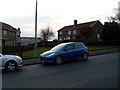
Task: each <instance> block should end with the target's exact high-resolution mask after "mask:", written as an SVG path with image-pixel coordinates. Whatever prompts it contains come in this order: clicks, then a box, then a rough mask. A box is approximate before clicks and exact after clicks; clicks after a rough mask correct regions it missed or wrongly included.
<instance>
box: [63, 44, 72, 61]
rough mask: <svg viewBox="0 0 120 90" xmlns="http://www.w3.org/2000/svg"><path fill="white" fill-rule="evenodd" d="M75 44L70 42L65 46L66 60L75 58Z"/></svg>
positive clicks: (64, 55) (64, 54)
mask: <svg viewBox="0 0 120 90" xmlns="http://www.w3.org/2000/svg"><path fill="white" fill-rule="evenodd" d="M73 50H74V45H73V44H68V45H67V46H66V47H65V48H64V53H63V57H64V60H70V59H73V58H74V53H73Z"/></svg>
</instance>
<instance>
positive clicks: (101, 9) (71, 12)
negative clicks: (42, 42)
mask: <svg viewBox="0 0 120 90" xmlns="http://www.w3.org/2000/svg"><path fill="white" fill-rule="evenodd" d="M118 1H119V0H38V36H39V32H40V30H41V29H42V28H45V27H46V26H47V25H48V24H49V25H50V26H51V27H52V29H53V30H54V31H55V32H56V35H57V31H58V30H59V29H60V28H62V27H64V26H67V25H72V24H73V23H74V22H73V21H74V19H77V20H78V23H83V22H88V21H94V20H100V21H101V22H102V23H103V22H104V21H107V17H108V16H113V15H114V10H113V9H114V8H117V7H118ZM35 2H36V0H0V21H1V22H5V23H8V24H10V25H12V26H13V27H15V28H18V27H19V28H20V29H21V32H22V33H21V36H34V30H35V29H34V28H35V27H34V22H35V19H34V16H35Z"/></svg>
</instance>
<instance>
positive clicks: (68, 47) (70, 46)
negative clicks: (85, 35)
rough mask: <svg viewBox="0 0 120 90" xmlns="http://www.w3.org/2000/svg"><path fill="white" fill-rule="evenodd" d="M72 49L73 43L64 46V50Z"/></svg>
mask: <svg viewBox="0 0 120 90" xmlns="http://www.w3.org/2000/svg"><path fill="white" fill-rule="evenodd" d="M72 49H74V46H73V44H69V45H67V46H66V47H65V50H66V51H68V50H72Z"/></svg>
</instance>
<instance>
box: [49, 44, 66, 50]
mask: <svg viewBox="0 0 120 90" xmlns="http://www.w3.org/2000/svg"><path fill="white" fill-rule="evenodd" d="M64 47H65V45H64V44H59V45H57V46H55V47H53V48H52V49H51V51H59V50H63V48H64Z"/></svg>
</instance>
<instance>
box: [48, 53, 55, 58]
mask: <svg viewBox="0 0 120 90" xmlns="http://www.w3.org/2000/svg"><path fill="white" fill-rule="evenodd" d="M54 55H55V53H52V54H49V55H48V56H47V57H51V56H54Z"/></svg>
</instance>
